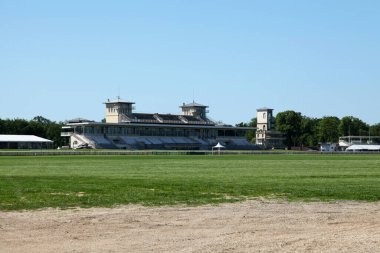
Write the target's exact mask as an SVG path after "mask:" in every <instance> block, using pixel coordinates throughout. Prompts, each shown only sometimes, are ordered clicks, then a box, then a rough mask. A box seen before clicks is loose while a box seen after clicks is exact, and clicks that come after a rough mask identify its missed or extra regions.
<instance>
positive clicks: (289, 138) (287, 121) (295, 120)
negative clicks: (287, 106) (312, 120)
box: [276, 111, 302, 148]
mask: <svg viewBox="0 0 380 253" xmlns="http://www.w3.org/2000/svg"><path fill="white" fill-rule="evenodd" d="M301 124H302V115H301V113H300V112H295V111H285V112H280V113H278V114H277V116H276V129H277V130H278V131H281V132H283V133H284V134H285V138H286V139H285V145H286V146H288V148H291V147H292V146H297V145H298V144H300V137H301V134H302V132H301V128H302V127H301Z"/></svg>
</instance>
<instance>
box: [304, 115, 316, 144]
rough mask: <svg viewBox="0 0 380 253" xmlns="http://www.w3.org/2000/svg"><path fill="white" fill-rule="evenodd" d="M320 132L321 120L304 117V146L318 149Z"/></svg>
mask: <svg viewBox="0 0 380 253" xmlns="http://www.w3.org/2000/svg"><path fill="white" fill-rule="evenodd" d="M318 131H319V119H317V118H309V117H306V116H303V117H302V128H301V132H302V134H301V136H300V142H301V145H302V146H307V147H316V146H318V141H319V140H318Z"/></svg>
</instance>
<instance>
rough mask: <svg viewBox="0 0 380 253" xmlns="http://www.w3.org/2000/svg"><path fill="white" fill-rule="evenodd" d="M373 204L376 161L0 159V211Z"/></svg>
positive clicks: (378, 178) (377, 194)
mask: <svg viewBox="0 0 380 253" xmlns="http://www.w3.org/2000/svg"><path fill="white" fill-rule="evenodd" d="M259 196H262V197H267V198H286V199H289V200H306V201H314V200H323V201H328V200H363V201H379V200H380V155H318V154H313V155H226V156H165V155H158V156H157V155H149V156H54V157H53V156H52V157H38V156H37V157H0V210H20V209H37V208H44V207H60V208H69V207H93V206H99V207H100V206H102V207H112V206H115V205H119V204H129V203H139V204H143V205H173V204H189V205H200V204H208V203H222V202H233V201H240V200H244V199H247V198H254V197H259Z"/></svg>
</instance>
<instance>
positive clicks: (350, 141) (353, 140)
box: [339, 135, 380, 150]
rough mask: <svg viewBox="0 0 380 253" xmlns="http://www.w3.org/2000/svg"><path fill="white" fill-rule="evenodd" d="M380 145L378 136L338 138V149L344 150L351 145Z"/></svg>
mask: <svg viewBox="0 0 380 253" xmlns="http://www.w3.org/2000/svg"><path fill="white" fill-rule="evenodd" d="M372 144H380V136H353V135H350V136H342V137H339V147H340V149H341V150H346V149H347V148H348V147H350V146H352V145H372Z"/></svg>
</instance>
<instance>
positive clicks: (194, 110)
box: [180, 101, 208, 119]
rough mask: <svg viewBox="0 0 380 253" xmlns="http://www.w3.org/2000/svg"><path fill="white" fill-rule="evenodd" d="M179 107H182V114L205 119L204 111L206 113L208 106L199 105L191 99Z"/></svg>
mask: <svg viewBox="0 0 380 253" xmlns="http://www.w3.org/2000/svg"><path fill="white" fill-rule="evenodd" d="M180 108H181V109H182V115H185V116H194V117H200V118H202V119H207V116H206V113H208V110H206V108H208V106H205V105H201V104H198V103H195V102H194V101H193V102H192V103H190V104H185V103H183V104H182V106H180Z"/></svg>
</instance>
